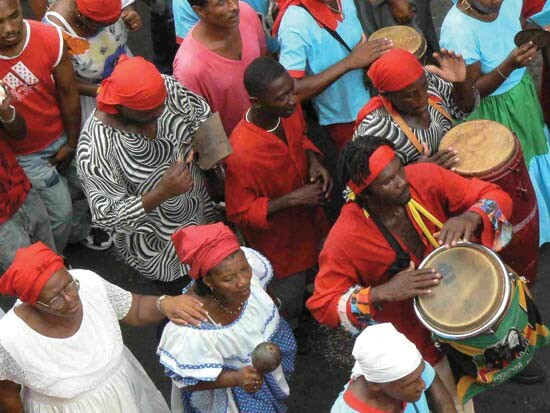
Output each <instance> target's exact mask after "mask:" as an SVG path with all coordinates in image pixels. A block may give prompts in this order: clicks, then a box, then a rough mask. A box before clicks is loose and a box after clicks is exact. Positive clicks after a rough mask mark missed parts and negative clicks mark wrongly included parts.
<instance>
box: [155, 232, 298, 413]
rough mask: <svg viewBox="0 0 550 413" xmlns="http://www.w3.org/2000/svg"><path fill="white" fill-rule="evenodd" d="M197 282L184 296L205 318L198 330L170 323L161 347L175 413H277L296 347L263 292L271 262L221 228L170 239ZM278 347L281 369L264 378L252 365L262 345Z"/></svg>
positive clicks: (286, 328)
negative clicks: (198, 306)
mask: <svg viewBox="0 0 550 413" xmlns="http://www.w3.org/2000/svg"><path fill="white" fill-rule="evenodd" d="M172 239H173V242H174V245H175V247H176V251H177V252H178V256H179V257H180V259H181V260H182V262H184V263H186V264H189V265H190V266H191V272H190V274H191V276H192V277H193V279H194V282H192V283H191V285H189V286H188V288H187V289H186V290H185V291H184V293H185V294H186V295H189V296H191V297H194V298H196V299H197V300H199V301H200V302H201V303H202V304H203V308H204V309H206V310H207V311H208V317H209V322H208V323H203V324H201V326H200V327H191V326H183V327H182V326H178V325H175V324H173V323H169V324H168V325H167V326H166V328H165V329H164V333H163V335H162V339H161V342H160V345H159V348H158V355H159V357H160V362H161V363H162V364H163V365H164V367H165V368H166V374H167V375H168V376H169V377H171V378H172V383H173V385H172V412H173V413H178V412H179V413H182V412H191V411H192V412H203V413H226V412H243V413H247V412H264V413H269V412H280V411H283V410H284V405H283V403H282V400H283V399H284V398H286V397H287V396H288V394H289V388H288V384H287V382H286V377H288V375H289V374H290V373H291V372H292V371H293V370H294V356H295V353H296V342H295V340H294V337H293V336H292V332H291V330H290V327H289V326H288V324H287V323H286V322H285V321H284V320H283V319H281V318H280V317H279V313H278V311H277V307H276V306H275V304H274V302H273V300H272V299H271V298H270V296H269V295H268V294H267V293H266V292H265V291H264V289H265V286H266V284H267V283H268V282H269V280H270V279H271V277H272V276H273V271H272V269H271V265H270V264H269V262H268V261H267V260H266V259H265V258H264V257H263V256H261V255H260V254H259V253H257V252H256V251H254V250H252V249H249V248H241V247H240V246H239V243H238V242H237V238H236V237H235V235H234V234H233V233H232V232H231V230H230V229H229V228H228V227H226V226H225V225H223V224H221V223H217V224H213V225H205V226H196V227H188V228H183V229H181V230H179V231H178V232H176V233H175V234H174V236H173V238H172ZM265 341H270V342H273V343H275V344H277V345H278V346H279V347H280V349H281V353H282V363H281V365H280V366H279V367H278V368H277V369H276V370H275V371H273V372H272V373H266V374H265V375H263V374H262V372H261V371H259V370H257V369H256V368H254V367H252V366H251V365H250V363H251V353H252V351H253V350H254V348H255V347H256V346H257V345H258V344H259V343H261V342H265Z"/></svg>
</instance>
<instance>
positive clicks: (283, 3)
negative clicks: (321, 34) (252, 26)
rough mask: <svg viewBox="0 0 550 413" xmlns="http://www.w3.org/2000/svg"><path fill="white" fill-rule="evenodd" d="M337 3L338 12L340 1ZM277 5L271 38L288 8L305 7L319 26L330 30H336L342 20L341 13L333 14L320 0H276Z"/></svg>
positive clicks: (277, 29) (275, 33)
mask: <svg viewBox="0 0 550 413" xmlns="http://www.w3.org/2000/svg"><path fill="white" fill-rule="evenodd" d="M337 1H338V6H339V7H340V10H342V2H341V0H337ZM277 4H278V5H279V14H277V18H276V19H275V22H274V23H273V28H272V29H271V33H272V34H273V36H276V35H277V32H278V31H279V27H280V26H281V20H282V19H283V16H284V14H285V12H286V10H287V9H288V8H289V7H290V6H303V7H305V8H306V9H307V10H308V11H309V13H310V14H311V15H312V16H313V18H314V19H315V20H316V21H317V23H318V24H319V25H321V26H325V27H328V28H329V29H331V30H336V28H337V27H338V24H339V23H340V22H341V21H342V20H343V17H342V16H343V13H335V12H333V11H332V10H331V9H329V8H328V6H327V5H326V4H325V3H323V2H322V1H320V0H277Z"/></svg>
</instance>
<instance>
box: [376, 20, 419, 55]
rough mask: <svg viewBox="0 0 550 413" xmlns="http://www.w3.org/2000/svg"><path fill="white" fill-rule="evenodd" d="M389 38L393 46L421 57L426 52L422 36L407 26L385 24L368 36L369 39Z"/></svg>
mask: <svg viewBox="0 0 550 413" xmlns="http://www.w3.org/2000/svg"><path fill="white" fill-rule="evenodd" d="M384 38H387V39H390V40H391V41H392V42H393V46H394V47H399V48H401V49H405V50H406V51H408V52H410V53H412V54H413V55H415V56H416V57H417V58H418V59H422V58H423V57H424V54H426V50H427V47H428V46H427V44H426V41H425V40H424V37H422V35H421V34H420V33H418V32H417V31H416V30H414V29H413V28H412V27H409V26H386V27H383V28H381V29H380V30H377V31H375V32H374V33H373V34H371V35H370V36H369V40H376V39H384Z"/></svg>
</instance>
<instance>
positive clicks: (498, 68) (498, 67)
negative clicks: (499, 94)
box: [497, 65, 508, 80]
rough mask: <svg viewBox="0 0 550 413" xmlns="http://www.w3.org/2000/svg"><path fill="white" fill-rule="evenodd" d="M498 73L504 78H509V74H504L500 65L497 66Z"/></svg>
mask: <svg viewBox="0 0 550 413" xmlns="http://www.w3.org/2000/svg"><path fill="white" fill-rule="evenodd" d="M497 73H498V74H499V75H500V77H502V78H503V79H504V80H506V79H508V76H506V75H504V73H502V71H501V70H500V65H498V66H497Z"/></svg>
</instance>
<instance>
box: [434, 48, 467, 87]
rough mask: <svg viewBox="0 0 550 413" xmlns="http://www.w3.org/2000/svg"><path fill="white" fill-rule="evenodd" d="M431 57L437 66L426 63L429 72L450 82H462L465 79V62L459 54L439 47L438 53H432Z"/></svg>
mask: <svg viewBox="0 0 550 413" xmlns="http://www.w3.org/2000/svg"><path fill="white" fill-rule="evenodd" d="M433 57H434V59H435V60H437V63H438V64H439V67H437V66H434V65H427V66H426V69H428V70H429V71H430V72H432V73H433V74H435V75H438V76H439V77H441V78H443V79H445V80H446V81H448V82H452V83H462V82H464V81H465V80H466V63H465V62H464V58H463V57H462V55H461V54H456V53H455V52H453V51H452V50H447V49H441V50H440V51H439V53H434V54H433Z"/></svg>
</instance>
